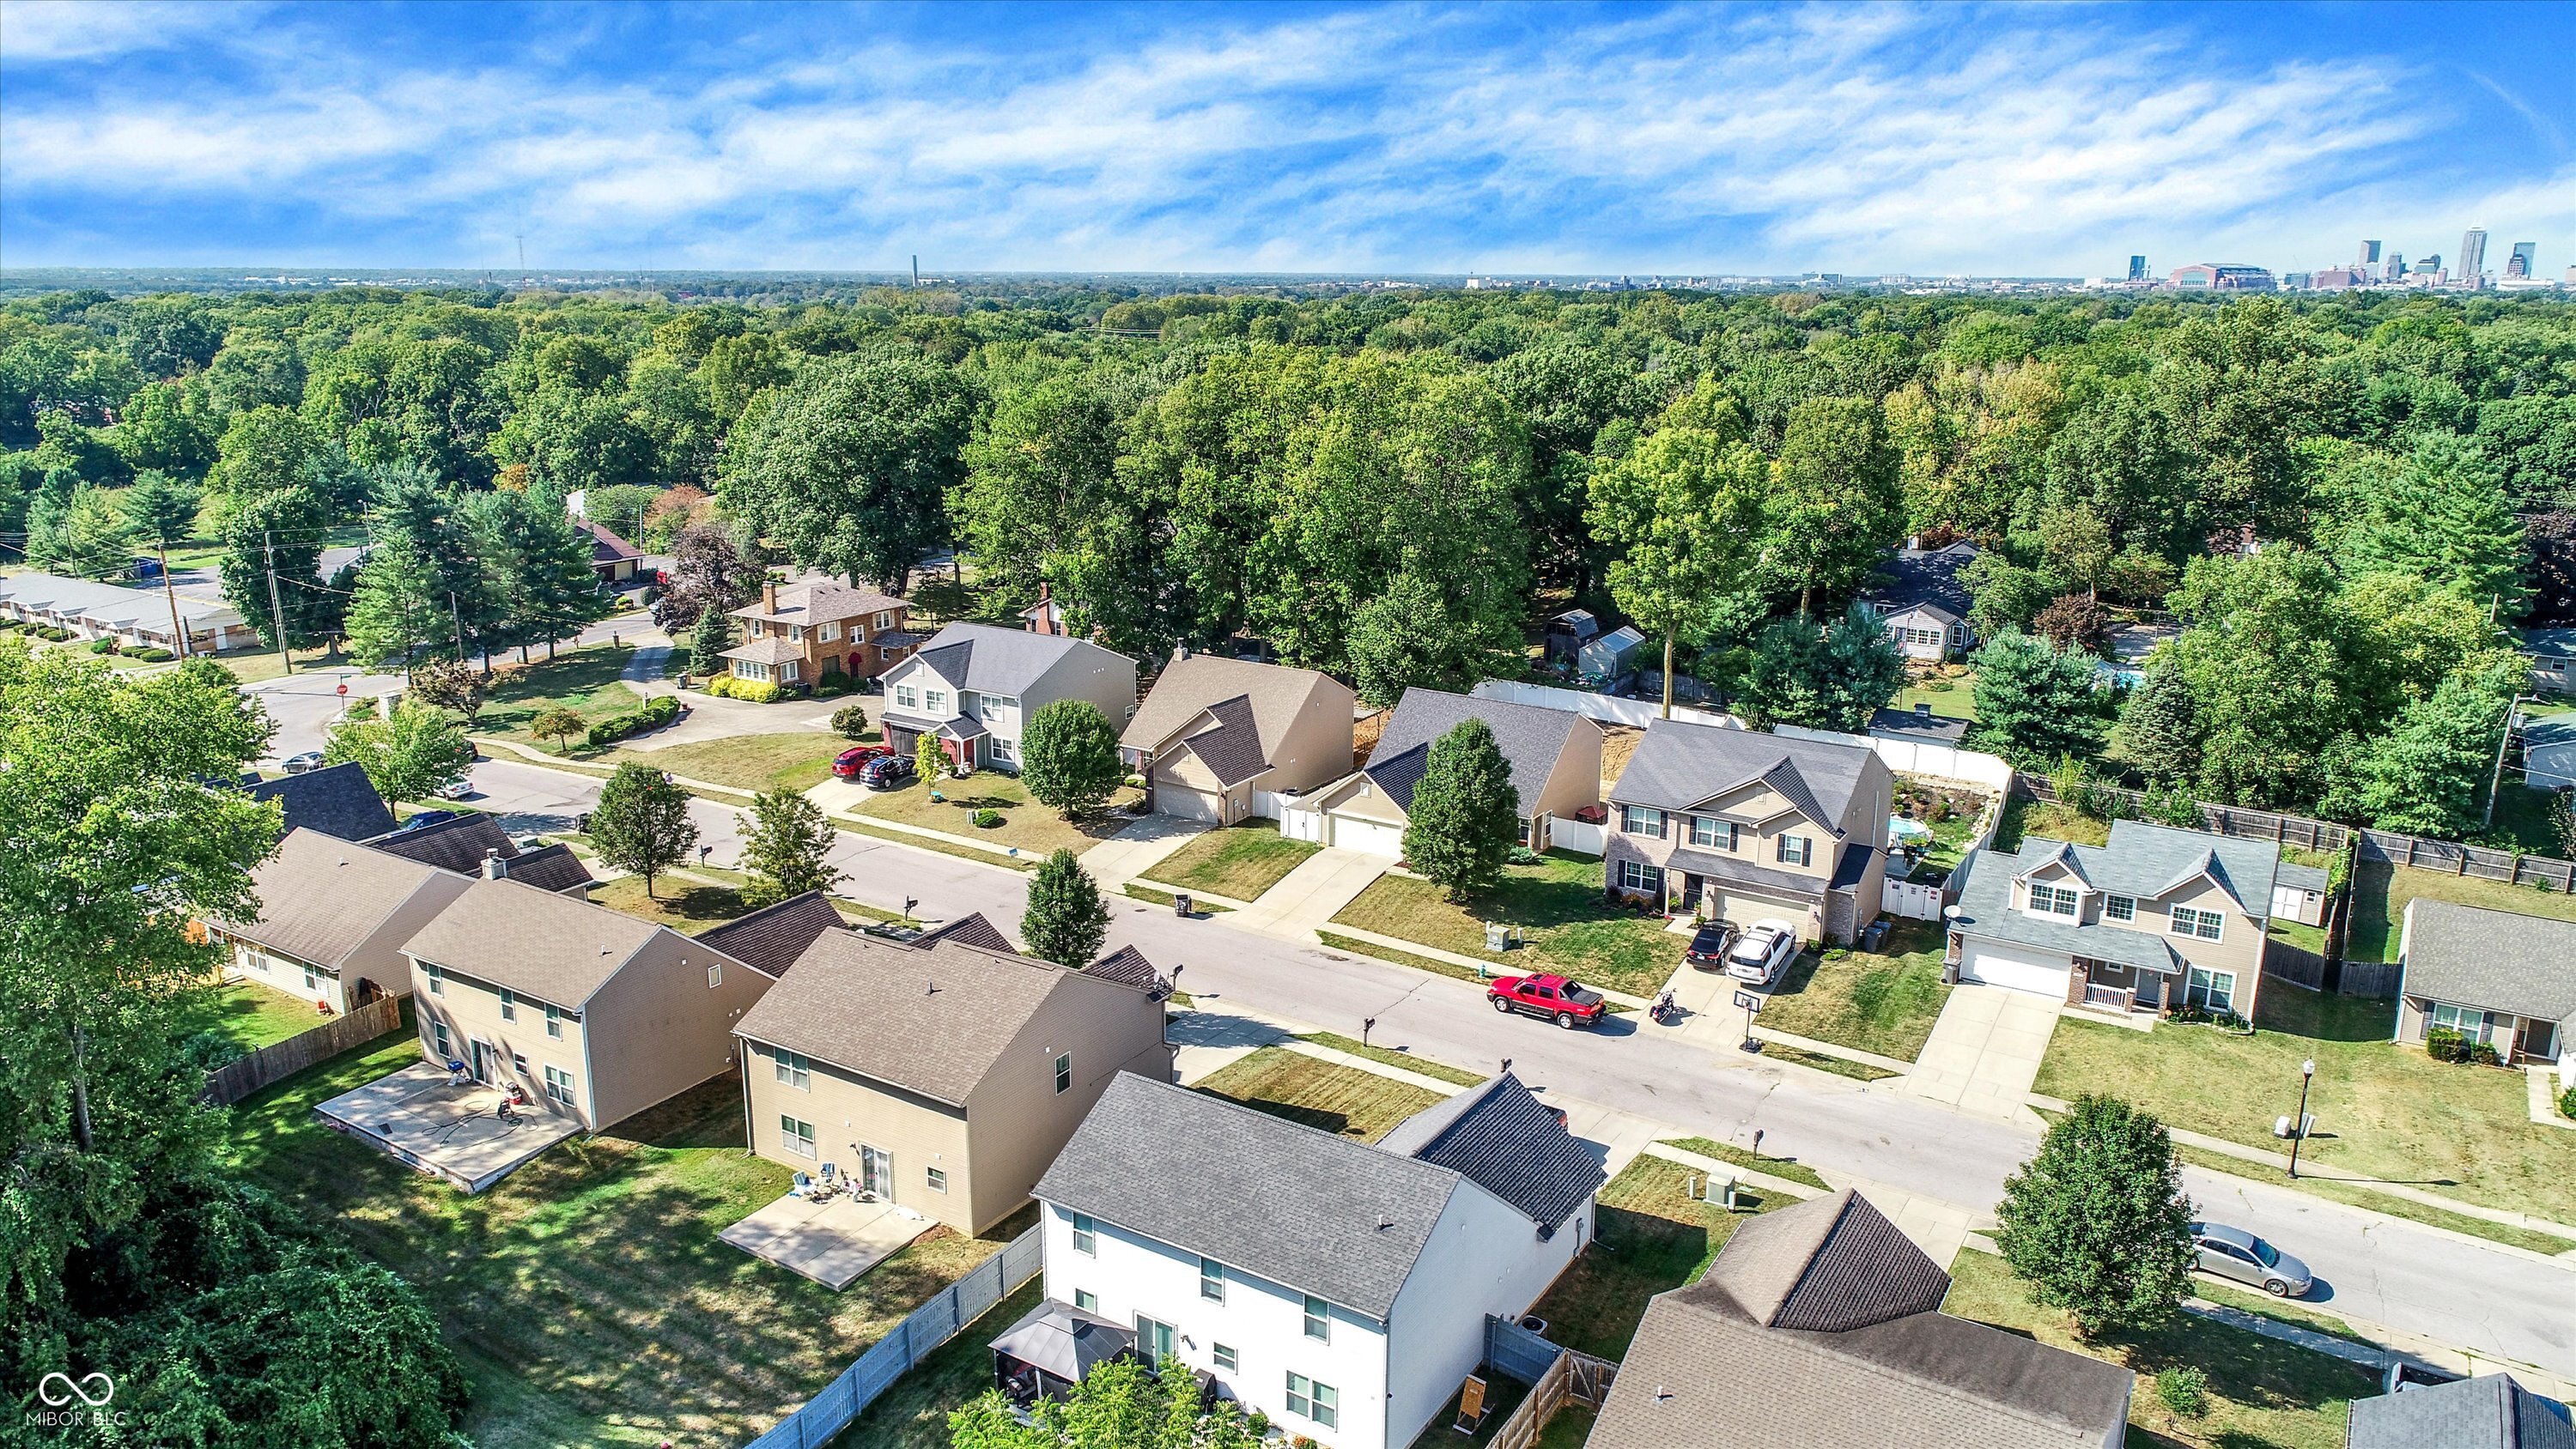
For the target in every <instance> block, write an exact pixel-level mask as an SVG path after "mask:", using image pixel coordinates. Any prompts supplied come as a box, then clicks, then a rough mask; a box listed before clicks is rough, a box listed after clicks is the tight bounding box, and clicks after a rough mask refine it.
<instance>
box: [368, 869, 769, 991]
mask: <svg viewBox="0 0 2576 1449" xmlns="http://www.w3.org/2000/svg"><path fill="white" fill-rule="evenodd" d="M662 934H665V930H664V928H663V927H661V926H657V925H654V924H653V923H651V922H650V921H639V920H636V919H635V918H634V917H632V916H625V915H620V914H618V913H617V912H615V911H612V910H610V909H608V908H607V907H606V906H595V905H592V904H591V903H590V902H588V901H581V900H575V899H573V898H572V897H570V896H559V895H556V894H554V893H553V892H551V891H546V890H541V889H539V888H537V887H536V886H533V885H529V884H527V883H526V882H524V881H515V880H477V881H475V882H474V883H473V884H472V885H470V886H468V887H466V890H465V894H464V895H462V896H460V897H458V898H457V899H456V901H455V902H454V903H453V904H451V905H450V906H448V908H447V909H446V910H444V911H441V912H439V913H438V916H437V918H436V919H434V920H432V921H431V922H430V923H429V924H428V925H426V926H423V927H421V928H420V931H419V932H418V933H417V934H416V935H414V936H413V937H412V938H411V939H410V940H409V941H406V942H404V943H403V952H404V954H406V955H409V956H413V957H416V958H418V959H420V960H423V961H429V962H434V963H436V964H438V965H440V966H444V967H446V968H448V969H449V970H452V971H454V972H456V973H457V974H458V975H460V976H471V977H474V978H476V979H477V980H481V981H489V982H491V983H492V984H493V985H495V986H507V987H509V988H510V989H511V990H513V991H523V992H525V993H527V994H528V995H530V996H532V997H535V998H536V999H538V1000H540V1001H551V1002H554V1003H556V1004H557V1005H561V1006H575V1007H577V1006H579V1005H581V1004H582V1003H583V1002H585V1001H588V1000H589V999H590V997H591V993H593V992H595V991H597V990H598V989H599V988H600V987H601V986H603V985H605V984H606V983H607V981H608V978H610V977H612V976H614V975H616V974H617V972H618V970H619V969H620V968H621V967H623V966H625V964H626V963H627V962H628V961H630V960H632V959H634V957H635V953H637V952H638V951H641V950H643V949H644V947H645V946H646V945H647V944H648V943H649V942H651V941H652V940H653V938H654V937H655V936H658V935H662ZM689 944H690V946H691V948H692V949H693V950H702V951H704V952H705V953H706V954H707V955H709V956H723V955H724V953H723V952H722V951H720V950H718V949H716V948H714V947H705V946H700V945H699V943H697V942H694V941H693V942H690V943H689ZM725 959H728V960H730V959H732V958H730V957H726V958H725Z"/></svg>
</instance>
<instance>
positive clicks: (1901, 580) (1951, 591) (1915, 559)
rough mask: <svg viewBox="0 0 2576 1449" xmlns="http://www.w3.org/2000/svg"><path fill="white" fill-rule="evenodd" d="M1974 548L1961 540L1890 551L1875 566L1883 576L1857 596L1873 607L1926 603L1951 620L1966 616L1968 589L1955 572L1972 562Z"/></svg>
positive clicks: (1975, 550)
mask: <svg viewBox="0 0 2576 1449" xmlns="http://www.w3.org/2000/svg"><path fill="white" fill-rule="evenodd" d="M1976 557H1977V546H1976V545H1975V544H1973V543H1969V542H1966V541H1965V540H1962V541H1960V542H1958V543H1954V544H1951V545H1949V546H1948V547H1946V548H1922V549H1912V548H1900V549H1891V550H1889V552H1888V555H1887V557H1886V558H1885V559H1883V560H1881V561H1880V563H1879V566H1878V567H1879V572H1880V573H1881V574H1883V575H1885V578H1884V579H1883V580H1882V581H1879V582H1875V583H1873V584H1872V586H1871V587H1870V588H1869V589H1868V590H1866V591H1865V592H1863V593H1862V594H1861V597H1862V598H1864V599H1866V600H1868V601H1869V602H1871V603H1873V604H1893V605H1895V606H1897V607H1898V608H1903V607H1906V606H1907V605H1911V604H1930V605H1931V606H1933V607H1934V608H1936V609H1939V610H1941V611H1942V612H1943V613H1945V614H1948V615H1949V616H1950V617H1951V618H1953V619H1965V618H1967V617H1968V606H1969V604H1970V602H1971V600H1970V599H1969V597H1968V586H1967V585H1966V584H1964V583H1961V582H1960V581H1959V570H1961V569H1963V568H1966V567H1967V566H1968V565H1969V564H1970V563H1973V562H1975V560H1976Z"/></svg>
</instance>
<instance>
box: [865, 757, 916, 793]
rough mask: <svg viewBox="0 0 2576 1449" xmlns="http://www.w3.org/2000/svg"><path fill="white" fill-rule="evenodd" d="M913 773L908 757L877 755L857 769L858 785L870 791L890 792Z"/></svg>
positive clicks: (910, 759)
mask: <svg viewBox="0 0 2576 1449" xmlns="http://www.w3.org/2000/svg"><path fill="white" fill-rule="evenodd" d="M913 773H914V771H913V764H912V757H911V756H910V755H879V756H877V757H876V758H875V759H873V760H870V761H868V762H867V763H866V764H864V765H861V766H860V767H859V783H860V784H862V785H865V786H867V787H868V788H869V789H871V790H891V789H894V788H895V787H896V786H898V785H901V784H902V783H903V782H904V781H906V780H909V779H911V778H912V777H913Z"/></svg>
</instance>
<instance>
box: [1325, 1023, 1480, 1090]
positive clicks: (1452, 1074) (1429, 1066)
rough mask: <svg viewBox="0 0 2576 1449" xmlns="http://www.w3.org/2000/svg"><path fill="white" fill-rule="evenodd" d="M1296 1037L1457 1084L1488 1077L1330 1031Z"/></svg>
mask: <svg viewBox="0 0 2576 1449" xmlns="http://www.w3.org/2000/svg"><path fill="white" fill-rule="evenodd" d="M1297 1039H1298V1040H1299V1041H1310V1042H1313V1043H1314V1044H1315V1045H1317V1046H1326V1047H1331V1048H1332V1049H1333V1050H1335V1051H1337V1052H1349V1053H1350V1054H1351V1055H1353V1056H1356V1057H1366V1058H1368V1059H1369V1060H1370V1061H1373V1062H1384V1063H1386V1064H1387V1065H1388V1066H1390V1067H1402V1068H1404V1069H1405V1070H1406V1071H1408V1072H1416V1073H1419V1074H1421V1075H1422V1076H1426V1077H1437V1078H1438V1079H1440V1080H1441V1081H1444V1082H1449V1083H1452V1084H1454V1085H1456V1086H1461V1087H1474V1086H1480V1085H1482V1084H1483V1083H1484V1081H1485V1079H1484V1078H1483V1077H1480V1076H1478V1075H1476V1074H1475V1073H1474V1072H1467V1071H1460V1070H1459V1069H1458V1068H1456V1067H1453V1066H1450V1065H1449V1064H1447V1063H1446V1062H1435V1061H1432V1060H1431V1059H1430V1058H1428V1057H1417V1056H1415V1055H1414V1054H1412V1053H1411V1052H1406V1051H1397V1050H1395V1049H1393V1048H1390V1047H1382V1046H1375V1045H1364V1044H1362V1043H1360V1042H1357V1041H1354V1040H1352V1039H1351V1038H1349V1037H1346V1036H1336V1035H1334V1034H1333V1033H1331V1032H1329V1031H1310V1032H1307V1033H1306V1034H1305V1035H1303V1036H1300V1037H1299V1038H1297Z"/></svg>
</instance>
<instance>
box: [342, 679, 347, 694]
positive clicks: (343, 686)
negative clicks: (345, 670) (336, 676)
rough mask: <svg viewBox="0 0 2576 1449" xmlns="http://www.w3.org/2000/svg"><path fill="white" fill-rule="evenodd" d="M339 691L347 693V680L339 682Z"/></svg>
mask: <svg viewBox="0 0 2576 1449" xmlns="http://www.w3.org/2000/svg"><path fill="white" fill-rule="evenodd" d="M340 692H341V693H342V694H347V693H348V692H349V685H348V682H347V681H345V680H343V681H342V682H341V684H340Z"/></svg>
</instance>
